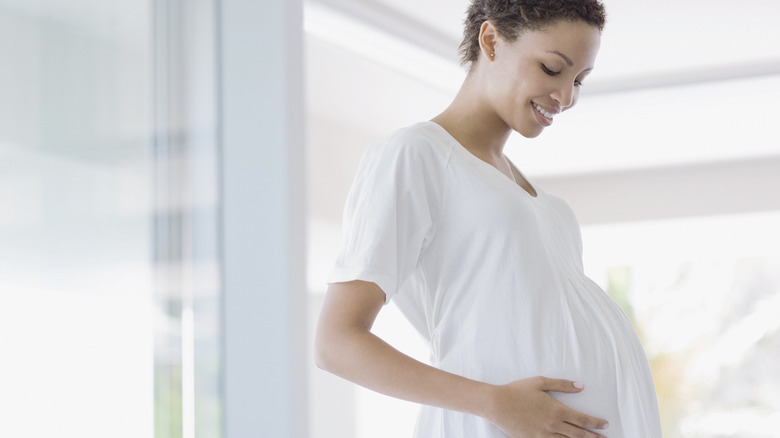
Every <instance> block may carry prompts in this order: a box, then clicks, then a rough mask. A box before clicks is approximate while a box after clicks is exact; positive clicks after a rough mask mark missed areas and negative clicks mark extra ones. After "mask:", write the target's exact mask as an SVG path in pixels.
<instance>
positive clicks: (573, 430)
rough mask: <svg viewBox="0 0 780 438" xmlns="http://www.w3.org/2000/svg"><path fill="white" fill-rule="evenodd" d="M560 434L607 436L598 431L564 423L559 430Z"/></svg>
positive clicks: (589, 437)
mask: <svg viewBox="0 0 780 438" xmlns="http://www.w3.org/2000/svg"><path fill="white" fill-rule="evenodd" d="M557 433H558V434H559V435H563V436H566V437H569V438H606V437H605V436H604V435H600V434H598V433H596V432H591V431H589V430H585V429H582V428H579V427H576V426H572V425H571V424H567V423H563V425H562V427H561V430H560V431H558V432H557Z"/></svg>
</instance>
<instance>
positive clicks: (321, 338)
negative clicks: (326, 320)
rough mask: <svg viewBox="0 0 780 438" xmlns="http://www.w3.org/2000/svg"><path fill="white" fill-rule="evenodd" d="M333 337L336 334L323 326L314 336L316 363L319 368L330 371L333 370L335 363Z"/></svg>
mask: <svg viewBox="0 0 780 438" xmlns="http://www.w3.org/2000/svg"><path fill="white" fill-rule="evenodd" d="M333 338H334V335H333V334H332V333H330V332H329V331H328V330H326V329H323V328H322V327H320V328H318V329H317V334H316V336H315V338H314V364H315V365H317V368H319V369H321V370H324V371H328V372H333V369H334V365H335V363H334V362H335V359H334V356H336V354H335V353H334V351H333V350H335V347H334V344H335V343H334V342H333Z"/></svg>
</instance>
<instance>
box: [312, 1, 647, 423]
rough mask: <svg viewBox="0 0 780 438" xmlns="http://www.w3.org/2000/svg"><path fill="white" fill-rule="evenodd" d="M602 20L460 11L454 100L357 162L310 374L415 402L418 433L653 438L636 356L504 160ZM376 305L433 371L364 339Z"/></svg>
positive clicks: (532, 133) (592, 5) (586, 6)
mask: <svg viewBox="0 0 780 438" xmlns="http://www.w3.org/2000/svg"><path fill="white" fill-rule="evenodd" d="M604 21H605V12H604V7H603V5H602V4H601V3H600V2H599V1H598V0H582V1H573V0H571V1H565V0H559V1H553V0H548V1H531V0H526V1H524V0H516V1H512V0H474V1H473V2H472V4H471V5H470V7H469V11H468V16H467V19H466V22H465V26H466V27H465V31H464V40H463V43H462V44H461V54H462V61H463V63H464V64H468V65H469V72H468V75H467V77H466V79H465V81H464V83H463V86H462V87H461V89H460V91H459V92H458V94H457V96H456V97H455V99H454V100H453V102H452V104H451V105H450V106H449V107H448V108H447V109H445V110H444V111H443V112H442V113H441V114H439V115H438V116H436V117H434V118H433V119H432V120H428V121H424V122H420V123H417V124H415V125H412V126H409V127H406V128H403V129H400V130H398V131H396V132H394V133H392V134H390V135H389V136H387V137H386V138H385V139H384V140H382V141H380V142H378V143H376V144H374V145H372V146H371V147H370V148H369V149H368V150H367V152H366V153H365V156H364V157H363V160H362V161H361V163H360V167H359V169H358V172H357V176H356V178H355V181H354V184H353V186H352V189H351V191H350V194H349V197H348V200H347V205H346V208H345V216H344V220H345V223H344V226H345V228H344V232H345V237H344V242H343V246H342V248H341V252H340V253H339V256H338V259H337V261H336V264H335V267H334V269H333V272H332V275H331V278H330V280H329V282H330V284H329V288H328V292H327V295H326V298H325V302H324V305H323V308H322V311H321V315H320V319H319V325H318V328H317V335H316V347H315V348H316V361H317V363H318V365H319V366H320V367H321V368H323V369H326V370H328V371H330V372H332V373H335V374H337V375H339V376H342V377H344V378H346V379H349V380H351V381H353V382H355V383H357V384H360V385H363V386H365V387H367V388H371V389H373V390H376V391H379V392H382V393H384V394H387V395H390V396H394V397H398V398H402V399H405V400H410V401H413V402H417V403H420V404H421V405H423V406H422V408H421V413H420V416H419V419H418V423H417V427H416V432H415V435H416V437H418V438H499V437H502V438H503V437H507V436H509V437H547V436H551V437H552V436H554V437H560V436H564V437H610V438H659V437H661V427H660V420H659V414H658V406H657V401H656V395H655V389H654V386H653V381H652V376H651V373H650V369H649V366H648V363H647V359H646V357H645V354H644V351H643V349H642V346H641V345H640V343H639V340H638V338H637V336H636V334H635V332H634V330H633V327H632V325H631V323H630V322H629V320H628V319H627V318H626V316H625V315H624V313H623V312H622V311H621V309H620V308H619V307H618V306H617V305H616V304H615V302H613V301H612V300H611V299H610V298H609V297H608V296H607V295H606V294H605V293H604V292H603V291H602V290H601V289H600V288H599V287H598V286H597V285H596V284H595V283H594V282H592V281H591V280H590V279H588V278H587V277H586V276H585V274H584V273H583V267H582V248H581V239H580V231H579V225H578V223H577V220H576V218H575V216H574V214H573V212H572V211H571V209H570V208H569V207H568V205H567V204H566V203H565V202H564V201H562V200H561V199H559V198H556V197H554V196H552V195H549V194H547V193H545V192H544V191H543V190H542V189H541V188H540V187H538V186H537V185H536V184H534V183H533V182H531V181H529V180H528V179H527V178H526V177H525V176H524V175H523V173H522V172H521V171H520V170H519V169H518V168H517V167H516V166H515V165H514V164H513V163H511V162H510V161H509V160H508V159H507V157H506V156H505V155H504V153H503V148H504V145H505V143H506V140H507V138H508V137H509V135H510V133H511V132H512V131H516V132H518V133H520V135H522V136H523V137H525V138H527V139H532V138H534V137H536V136H538V135H539V134H541V133H542V131H543V130H544V129H550V128H551V126H552V125H553V120H554V118H555V115H556V114H558V113H560V112H562V111H565V110H568V109H570V108H572V107H573V106H574V105H575V104H576V103H577V98H578V95H579V90H580V87H581V86H582V83H583V81H584V80H585V78H586V77H587V75H588V74H589V73H590V71H591V70H592V69H593V67H594V63H595V60H596V54H597V52H598V49H599V44H600V38H601V30H602V29H603V26H604ZM583 146H586V145H583ZM390 301H394V302H395V303H396V304H397V305H398V307H399V308H400V309H401V311H402V312H403V313H404V314H405V316H406V317H407V318H408V319H409V321H410V322H411V323H412V324H413V325H414V326H415V328H416V329H417V330H418V331H419V332H420V333H421V334H422V335H423V336H424V337H425V338H426V339H427V340H428V342H429V344H430V349H431V361H432V364H431V365H427V364H423V363H421V362H418V361H416V360H414V359H412V358H410V357H408V356H406V355H404V354H403V353H401V352H399V351H398V350H396V349H394V348H393V347H391V346H390V345H388V344H387V343H385V342H384V341H383V340H382V339H380V338H378V337H377V336H375V335H374V334H372V332H371V327H372V325H373V322H374V320H375V318H376V316H377V315H378V313H379V312H380V310H381V309H382V307H383V305H384V304H386V303H388V302H390Z"/></svg>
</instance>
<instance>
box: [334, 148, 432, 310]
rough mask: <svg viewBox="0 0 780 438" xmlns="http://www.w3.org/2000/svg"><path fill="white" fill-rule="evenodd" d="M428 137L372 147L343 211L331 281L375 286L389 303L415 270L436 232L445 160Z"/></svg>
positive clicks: (364, 157) (365, 156) (360, 168)
mask: <svg viewBox="0 0 780 438" xmlns="http://www.w3.org/2000/svg"><path fill="white" fill-rule="evenodd" d="M434 148H435V146H434V145H431V144H430V143H429V142H428V141H427V140H426V139H424V138H417V137H414V136H410V135H398V134H396V135H395V136H391V137H390V138H389V139H387V140H385V141H383V142H381V143H377V144H374V145H372V146H370V147H369V148H368V150H367V151H366V153H365V155H364V156H363V159H362V160H361V162H360V165H359V167H358V171H357V174H356V176H355V180H354V182H353V184H352V187H351V189H350V192H349V195H348V196H347V202H346V205H345V208H344V223H343V232H344V237H343V242H342V247H341V250H340V252H339V255H338V258H337V259H336V263H335V266H334V267H333V270H332V271H331V275H330V277H329V278H328V282H329V283H338V282H346V281H352V280H363V281H368V282H373V283H376V284H377V285H378V286H379V287H380V288H381V289H382V291H384V293H385V295H386V302H389V301H390V300H391V298H392V297H393V296H394V295H395V294H396V293H397V292H398V290H399V289H400V288H401V286H402V285H403V284H404V282H405V281H406V280H407V279H408V278H409V276H410V275H411V273H412V272H413V271H414V269H415V268H416V266H417V264H418V261H419V259H420V255H421V253H422V252H423V251H424V249H425V246H426V242H427V240H428V239H430V238H431V237H432V235H433V234H434V232H435V225H434V224H435V220H436V217H437V215H438V210H439V206H440V201H441V177H442V166H443V163H442V157H441V155H440V154H437V152H436V151H435V149H434Z"/></svg>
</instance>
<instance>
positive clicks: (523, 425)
mask: <svg viewBox="0 0 780 438" xmlns="http://www.w3.org/2000/svg"><path fill="white" fill-rule="evenodd" d="M583 388H584V386H583V385H581V384H579V383H575V382H572V381H570V380H560V379H549V378H547V377H532V378H529V379H523V380H517V381H514V382H511V383H508V384H506V385H500V386H496V387H495V391H494V393H493V397H492V403H491V404H490V406H489V408H488V413H487V415H486V418H487V419H488V420H490V421H491V422H492V423H493V424H495V425H496V426H498V428H499V429H501V430H502V431H504V433H506V434H507V435H509V436H510V437H512V438H532V437H533V438H536V437H549V436H556V437H559V436H564V437H570V438H597V437H600V438H605V437H604V436H603V435H600V434H598V433H595V432H592V431H590V430H588V429H606V428H607V427H608V426H609V424H608V423H607V422H606V420H603V419H599V418H596V417H591V416H590V415H586V414H583V413H581V412H578V411H575V410H574V409H571V408H569V407H568V406H566V405H564V404H563V403H561V402H559V401H558V400H555V399H554V398H552V397H551V396H550V395H549V394H548V393H547V392H548V391H554V392H566V393H577V392H580V391H582V390H583Z"/></svg>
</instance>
